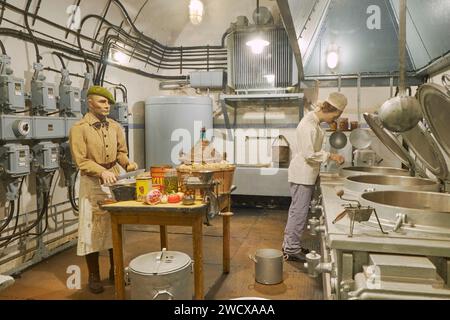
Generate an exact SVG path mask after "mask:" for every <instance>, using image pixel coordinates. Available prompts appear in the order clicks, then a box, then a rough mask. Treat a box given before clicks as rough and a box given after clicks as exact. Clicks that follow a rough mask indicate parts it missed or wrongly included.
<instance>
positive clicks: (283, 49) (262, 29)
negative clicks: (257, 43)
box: [227, 25, 294, 90]
mask: <svg viewBox="0 0 450 320" xmlns="http://www.w3.org/2000/svg"><path fill="white" fill-rule="evenodd" d="M256 35H258V36H261V37H262V38H263V39H264V40H266V41H268V42H269V45H268V46H266V47H264V49H263V51H262V53H261V54H254V53H253V52H252V50H251V48H250V47H249V46H248V45H246V43H247V42H248V41H251V40H252V39H253V38H254V37H255V36H256ZM227 48H228V75H229V77H228V79H229V80H228V86H229V87H231V88H233V89H235V90H249V89H266V90H270V89H281V88H287V87H289V86H291V85H292V83H293V73H294V71H293V54H292V50H291V47H290V45H289V41H288V37H287V34H286V31H285V30H284V28H282V27H279V26H273V25H271V26H261V25H258V26H254V25H253V26H249V27H246V26H245V25H244V26H242V25H241V26H236V27H235V30H234V31H232V32H231V33H230V34H229V35H228V36H227Z"/></svg>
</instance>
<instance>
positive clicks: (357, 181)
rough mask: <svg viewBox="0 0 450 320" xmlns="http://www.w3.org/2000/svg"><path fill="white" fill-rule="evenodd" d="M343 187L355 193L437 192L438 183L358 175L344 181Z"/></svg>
mask: <svg viewBox="0 0 450 320" xmlns="http://www.w3.org/2000/svg"><path fill="white" fill-rule="evenodd" d="M344 187H345V188H346V189H349V190H352V191H356V192H367V191H382V190H403V191H414V190H417V191H436V192H437V191H439V188H440V186H439V183H438V182H436V181H433V180H430V179H423V178H416V177H402V176H384V175H359V176H350V177H347V178H346V179H345V183H344Z"/></svg>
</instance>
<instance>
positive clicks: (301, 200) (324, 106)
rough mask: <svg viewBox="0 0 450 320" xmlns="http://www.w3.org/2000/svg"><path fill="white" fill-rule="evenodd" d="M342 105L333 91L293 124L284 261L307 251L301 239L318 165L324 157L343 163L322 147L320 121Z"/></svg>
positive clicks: (336, 112)
mask: <svg viewBox="0 0 450 320" xmlns="http://www.w3.org/2000/svg"><path fill="white" fill-rule="evenodd" d="M346 105H347V98H346V97H345V96H344V95H343V94H341V93H339V92H333V93H331V94H330V95H329V96H328V98H327V99H326V100H325V101H324V102H319V103H317V105H316V108H315V110H314V111H311V112H308V113H307V114H306V115H305V116H304V117H303V119H302V120H301V121H300V123H299V124H298V126H297V129H296V138H297V153H296V154H295V155H294V157H293V158H292V160H291V163H290V165H289V170H288V181H289V183H290V193H291V197H292V200H291V205H290V207H289V216H288V220H287V223H286V228H285V230H284V240H283V253H284V256H285V259H287V260H305V255H306V254H307V253H308V252H309V250H308V249H306V248H303V247H302V245H301V238H302V235H303V231H304V229H305V224H306V218H307V215H308V211H309V204H310V202H311V197H312V194H313V191H314V185H315V184H316V181H317V179H318V176H319V171H320V165H321V164H322V163H323V162H325V161H328V160H332V161H335V162H336V163H338V164H342V163H344V160H345V159H344V157H343V156H341V155H339V154H334V153H330V152H326V151H324V150H322V143H323V138H324V136H325V132H324V130H323V129H322V128H321V127H320V123H321V122H326V123H331V122H333V121H335V120H336V119H337V118H339V117H340V116H341V114H342V112H343V111H344V109H345V107H346Z"/></svg>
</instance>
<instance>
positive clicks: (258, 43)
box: [245, 37, 270, 54]
mask: <svg viewBox="0 0 450 320" xmlns="http://www.w3.org/2000/svg"><path fill="white" fill-rule="evenodd" d="M245 44H246V45H247V46H249V47H250V48H251V49H252V52H253V53H254V54H260V53H262V52H263V50H264V48H265V47H267V46H268V45H269V44H270V42H269V41H267V40H263V39H261V38H259V37H258V38H255V39H253V40H250V41H247V42H246V43H245Z"/></svg>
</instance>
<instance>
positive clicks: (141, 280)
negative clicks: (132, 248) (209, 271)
mask: <svg viewBox="0 0 450 320" xmlns="http://www.w3.org/2000/svg"><path fill="white" fill-rule="evenodd" d="M127 277H128V280H129V282H130V285H131V299H132V300H191V299H192V295H193V286H192V283H193V281H192V260H191V258H190V257H189V256H188V255H187V254H185V253H182V252H177V251H166V250H165V249H163V251H157V252H151V253H147V254H144V255H141V256H139V257H137V258H135V259H133V260H132V261H131V262H130V265H129V267H128V270H127Z"/></svg>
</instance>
